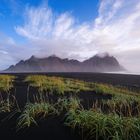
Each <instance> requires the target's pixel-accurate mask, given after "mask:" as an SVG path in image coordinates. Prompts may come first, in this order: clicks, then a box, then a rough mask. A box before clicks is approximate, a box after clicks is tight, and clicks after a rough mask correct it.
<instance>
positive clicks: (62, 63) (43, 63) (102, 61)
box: [6, 53, 124, 72]
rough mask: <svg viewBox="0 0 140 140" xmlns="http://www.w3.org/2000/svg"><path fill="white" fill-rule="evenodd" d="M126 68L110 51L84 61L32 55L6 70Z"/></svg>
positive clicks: (55, 70)
mask: <svg viewBox="0 0 140 140" xmlns="http://www.w3.org/2000/svg"><path fill="white" fill-rule="evenodd" d="M121 70H124V69H123V68H122V66H120V64H119V62H118V61H117V59H116V58H115V57H113V56H110V55H109V54H108V53H106V54H102V55H95V56H93V57H91V58H89V59H87V60H85V61H83V62H80V61H78V60H75V59H68V58H65V59H62V58H60V57H58V56H56V55H51V56H49V57H45V58H37V57H36V56H34V55H33V56H31V57H30V58H29V59H27V60H25V61H20V62H19V63H17V64H16V65H15V66H12V67H9V68H8V69H7V70H6V71H14V72H16V71H20V72H22V71H27V72H34V71H35V72H36V71H37V72H110V71H121Z"/></svg>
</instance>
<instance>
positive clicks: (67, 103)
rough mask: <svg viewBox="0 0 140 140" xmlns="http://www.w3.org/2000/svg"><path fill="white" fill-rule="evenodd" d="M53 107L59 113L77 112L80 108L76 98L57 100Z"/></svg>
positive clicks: (78, 100)
mask: <svg viewBox="0 0 140 140" xmlns="http://www.w3.org/2000/svg"><path fill="white" fill-rule="evenodd" d="M55 106H56V108H57V109H58V112H59V113H61V112H63V111H66V112H68V111H70V110H77V109H80V108H81V107H82V106H81V103H80V99H79V98H78V97H69V98H59V99H58V101H57V103H56V104H55Z"/></svg>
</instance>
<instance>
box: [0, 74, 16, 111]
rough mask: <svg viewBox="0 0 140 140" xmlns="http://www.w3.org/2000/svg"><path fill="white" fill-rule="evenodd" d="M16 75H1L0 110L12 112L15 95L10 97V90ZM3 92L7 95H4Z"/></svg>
mask: <svg viewBox="0 0 140 140" xmlns="http://www.w3.org/2000/svg"><path fill="white" fill-rule="evenodd" d="M14 79H15V76H10V75H0V112H10V110H11V108H12V107H13V105H14V102H13V99H15V98H14V97H13V96H11V97H10V90H11V89H12V88H13V81H14ZM1 92H3V93H4V94H5V95H6V96H3V94H2V93H1Z"/></svg>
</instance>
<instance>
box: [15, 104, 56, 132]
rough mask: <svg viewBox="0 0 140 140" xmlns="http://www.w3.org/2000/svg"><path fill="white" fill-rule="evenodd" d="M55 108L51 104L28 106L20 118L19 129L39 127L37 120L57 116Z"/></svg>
mask: <svg viewBox="0 0 140 140" xmlns="http://www.w3.org/2000/svg"><path fill="white" fill-rule="evenodd" d="M56 113H57V111H56V110H55V108H54V106H53V105H51V104H49V103H34V104H32V103H29V104H26V106H25V109H24V111H23V112H22V114H21V115H20V117H19V118H18V124H17V127H18V129H23V128H26V127H30V126H31V125H33V124H35V125H37V119H40V118H47V117H48V116H50V115H53V114H56Z"/></svg>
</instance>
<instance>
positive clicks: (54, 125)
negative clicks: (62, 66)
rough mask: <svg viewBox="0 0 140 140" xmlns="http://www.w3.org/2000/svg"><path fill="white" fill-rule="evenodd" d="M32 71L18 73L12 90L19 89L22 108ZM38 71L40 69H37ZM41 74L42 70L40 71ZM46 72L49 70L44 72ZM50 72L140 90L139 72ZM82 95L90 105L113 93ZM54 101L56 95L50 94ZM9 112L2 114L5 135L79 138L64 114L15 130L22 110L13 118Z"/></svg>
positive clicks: (0, 127) (48, 139)
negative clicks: (135, 73)
mask: <svg viewBox="0 0 140 140" xmlns="http://www.w3.org/2000/svg"><path fill="white" fill-rule="evenodd" d="M29 74H32V73H28V74H27V73H23V74H20V73H17V74H13V75H16V76H17V78H16V80H15V83H14V89H12V92H13V93H16V98H17V101H18V104H19V106H20V108H22V109H23V107H24V105H25V103H26V100H27V99H26V97H27V87H28V83H25V82H24V79H25V77H26V76H27V75H29ZM37 74H38V73H37ZM40 74H42V73H40ZM43 74H44V75H46V73H43ZM47 75H50V76H62V77H69V78H75V79H80V80H85V81H92V82H100V83H109V84H113V85H117V86H126V87H128V88H130V89H134V90H140V76H137V75H121V74H100V73H48V74H47ZM34 92H37V89H35V88H31V89H30V94H32V93H34ZM77 96H78V97H79V98H80V99H81V103H82V105H83V106H84V107H85V108H90V107H91V106H92V103H93V101H94V100H97V99H99V100H100V99H110V98H111V96H110V95H102V94H96V93H95V92H86V93H84V92H82V93H78V95H77ZM51 98H52V99H53V100H54V101H55V97H51ZM7 115H10V114H1V115H0V120H1V122H0V134H1V138H2V139H18V140H19V139H24V140H27V139H37V140H39V139H40V140H58V139H60V140H78V139H80V137H79V136H78V133H74V132H72V131H71V130H70V129H69V128H67V127H66V126H64V115H60V116H50V117H49V118H47V119H46V120H41V121H39V125H38V126H35V127H32V128H30V129H26V130H24V131H18V132H16V127H15V126H16V119H17V118H18V117H19V115H20V114H19V113H17V114H15V115H14V117H12V118H6V116H7Z"/></svg>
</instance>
